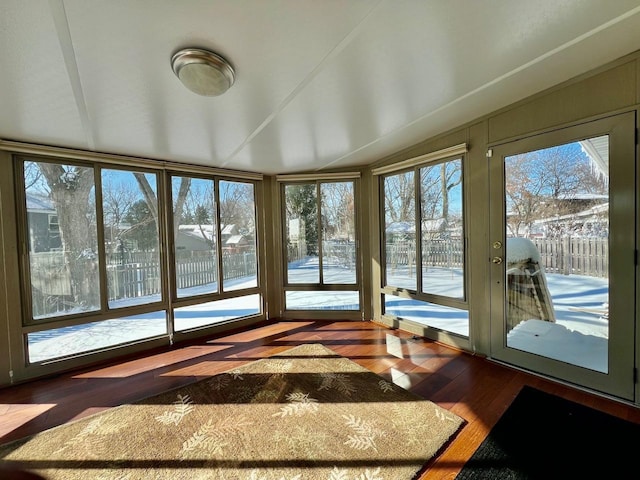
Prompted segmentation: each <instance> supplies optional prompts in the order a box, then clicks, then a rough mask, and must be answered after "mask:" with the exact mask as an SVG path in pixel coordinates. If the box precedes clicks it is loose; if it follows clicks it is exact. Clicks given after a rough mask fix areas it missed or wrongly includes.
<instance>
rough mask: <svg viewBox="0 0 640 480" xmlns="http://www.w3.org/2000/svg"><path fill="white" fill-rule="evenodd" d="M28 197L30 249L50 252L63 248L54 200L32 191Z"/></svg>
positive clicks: (31, 250)
mask: <svg viewBox="0 0 640 480" xmlns="http://www.w3.org/2000/svg"><path fill="white" fill-rule="evenodd" d="M26 197H27V223H28V225H29V251H30V252H50V251H52V250H59V249H61V248H62V243H61V240H60V225H59V224H58V213H57V211H56V209H55V207H54V205H53V201H52V200H51V199H49V198H47V197H44V196H41V195H34V194H31V193H27V195H26Z"/></svg>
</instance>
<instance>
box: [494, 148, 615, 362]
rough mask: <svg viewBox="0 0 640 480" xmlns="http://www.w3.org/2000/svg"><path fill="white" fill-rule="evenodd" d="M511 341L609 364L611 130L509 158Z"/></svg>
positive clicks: (513, 344)
mask: <svg viewBox="0 0 640 480" xmlns="http://www.w3.org/2000/svg"><path fill="white" fill-rule="evenodd" d="M504 175H505V193H506V211H505V218H506V233H507V241H506V258H505V261H506V282H505V286H506V287H505V288H506V299H507V310H506V317H505V321H506V332H507V339H506V340H507V346H508V347H510V348H515V349H519V350H523V351H526V352H530V353H534V354H538V355H542V356H545V357H549V358H552V359H556V360H560V361H563V362H566V363H570V364H573V365H578V366H581V367H584V368H589V369H592V370H596V371H599V372H603V373H606V372H607V371H608V338H609V315H608V313H609V309H608V305H609V281H608V257H609V255H608V250H609V188H608V186H609V137H608V136H600V137H593V138H589V139H586V140H583V141H578V142H573V143H569V144H565V145H560V146H556V147H553V148H546V149H542V150H536V151H531V152H527V153H522V154H517V155H512V156H508V157H505V164H504Z"/></svg>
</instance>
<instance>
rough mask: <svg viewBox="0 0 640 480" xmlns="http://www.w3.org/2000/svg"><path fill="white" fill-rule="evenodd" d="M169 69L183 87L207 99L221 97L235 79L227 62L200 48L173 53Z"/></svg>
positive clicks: (234, 74)
mask: <svg viewBox="0 0 640 480" xmlns="http://www.w3.org/2000/svg"><path fill="white" fill-rule="evenodd" d="M171 68H173V72H174V73H175V74H176V76H177V77H178V78H179V79H180V81H181V82H182V83H183V84H184V86H185V87H187V88H188V89H189V90H191V91H192V92H194V93H197V94H198V95H204V96H207V97H216V96H218V95H222V94H223V93H224V92H226V91H227V90H228V89H229V87H231V85H233V82H234V81H235V78H236V73H235V71H234V70H233V67H232V66H231V65H230V64H229V62H227V61H226V60H225V59H224V58H222V57H221V56H220V55H217V54H215V53H213V52H209V51H208V50H203V49H200V48H185V49H183V50H180V51H178V52H176V53H174V54H173V57H171Z"/></svg>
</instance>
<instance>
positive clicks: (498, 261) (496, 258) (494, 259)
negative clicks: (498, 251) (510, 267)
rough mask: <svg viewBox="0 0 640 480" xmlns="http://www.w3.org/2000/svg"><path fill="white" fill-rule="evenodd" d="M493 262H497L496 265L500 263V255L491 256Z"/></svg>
mask: <svg viewBox="0 0 640 480" xmlns="http://www.w3.org/2000/svg"><path fill="white" fill-rule="evenodd" d="M491 261H492V262H493V263H497V264H498V265H499V264H501V263H502V257H493V258H492V259H491Z"/></svg>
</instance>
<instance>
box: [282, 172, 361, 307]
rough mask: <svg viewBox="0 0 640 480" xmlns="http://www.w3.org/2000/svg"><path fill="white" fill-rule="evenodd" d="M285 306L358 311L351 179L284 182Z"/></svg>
mask: <svg viewBox="0 0 640 480" xmlns="http://www.w3.org/2000/svg"><path fill="white" fill-rule="evenodd" d="M283 204H284V212H283V223H284V239H285V242H284V245H285V249H286V269H285V305H286V308H287V309H288V310H336V309H337V310H359V309H360V295H359V292H360V289H359V279H358V267H357V258H358V256H357V242H356V223H355V222H356V216H355V181H354V180H352V179H350V180H339V181H338V180H336V181H329V180H327V181H325V180H315V181H307V182H298V183H293V182H292V183H285V184H283Z"/></svg>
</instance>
